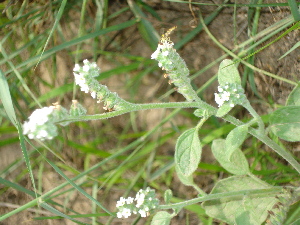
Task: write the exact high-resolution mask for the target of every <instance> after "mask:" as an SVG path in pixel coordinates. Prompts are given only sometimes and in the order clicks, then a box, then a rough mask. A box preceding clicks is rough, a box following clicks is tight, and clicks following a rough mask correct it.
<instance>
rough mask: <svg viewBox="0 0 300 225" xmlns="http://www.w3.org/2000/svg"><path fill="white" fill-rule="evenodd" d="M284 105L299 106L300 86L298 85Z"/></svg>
mask: <svg viewBox="0 0 300 225" xmlns="http://www.w3.org/2000/svg"><path fill="white" fill-rule="evenodd" d="M286 105H287V106H289V105H298V106H300V85H299V84H298V85H297V86H296V87H295V88H294V89H293V90H292V92H291V93H290V94H289V97H288V99H287V101H286Z"/></svg>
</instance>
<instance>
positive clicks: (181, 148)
mask: <svg viewBox="0 0 300 225" xmlns="http://www.w3.org/2000/svg"><path fill="white" fill-rule="evenodd" d="M201 153H202V147H201V143H200V140H199V137H198V129H196V128H192V129H189V130H187V131H185V132H184V133H183V134H181V135H180V137H179V138H178V140H177V143H176V147H175V164H176V166H177V168H178V170H179V171H180V172H181V173H182V174H183V175H184V176H190V175H191V174H192V173H193V172H194V171H195V170H196V169H197V168H198V164H199V162H200V159H201Z"/></svg>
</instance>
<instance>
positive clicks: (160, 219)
mask: <svg viewBox="0 0 300 225" xmlns="http://www.w3.org/2000/svg"><path fill="white" fill-rule="evenodd" d="M171 219H172V215H171V214H169V213H167V212H165V211H160V212H157V213H156V214H155V216H154V217H153V219H152V221H151V225H168V224H170V221H171Z"/></svg>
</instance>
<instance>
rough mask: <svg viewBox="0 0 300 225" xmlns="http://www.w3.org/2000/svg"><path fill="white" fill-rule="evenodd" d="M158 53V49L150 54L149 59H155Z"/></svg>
mask: <svg viewBox="0 0 300 225" xmlns="http://www.w3.org/2000/svg"><path fill="white" fill-rule="evenodd" d="M159 53H160V49H159V48H157V49H156V51H155V52H153V53H152V55H151V59H156V58H157V56H158V54H159Z"/></svg>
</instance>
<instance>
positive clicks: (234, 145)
mask: <svg viewBox="0 0 300 225" xmlns="http://www.w3.org/2000/svg"><path fill="white" fill-rule="evenodd" d="M247 134H248V125H241V126H238V127H236V128H234V129H233V130H232V131H230V133H229V134H228V135H227V137H226V141H225V156H226V158H227V159H228V160H230V157H231V155H232V153H233V152H234V151H235V150H236V149H238V148H239V147H240V146H241V145H242V144H243V142H244V141H245V139H246V137H247Z"/></svg>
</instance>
